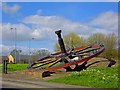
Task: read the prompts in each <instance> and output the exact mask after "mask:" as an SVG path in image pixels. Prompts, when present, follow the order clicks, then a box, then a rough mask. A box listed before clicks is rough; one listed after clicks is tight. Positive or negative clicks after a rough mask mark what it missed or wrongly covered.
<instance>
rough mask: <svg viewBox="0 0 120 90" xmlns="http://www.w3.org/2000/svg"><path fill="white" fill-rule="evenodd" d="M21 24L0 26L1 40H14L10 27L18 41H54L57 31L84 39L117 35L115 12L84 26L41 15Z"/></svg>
mask: <svg viewBox="0 0 120 90" xmlns="http://www.w3.org/2000/svg"><path fill="white" fill-rule="evenodd" d="M113 18H114V19H113ZM22 22H23V24H21V23H20V24H10V23H7V24H2V25H1V26H2V39H3V40H14V38H15V30H12V31H11V30H10V28H11V27H13V28H15V27H16V30H17V40H18V41H25V40H29V39H31V38H32V37H34V38H36V39H35V40H40V39H45V38H48V39H55V38H54V37H55V33H54V31H56V30H59V29H61V30H63V33H62V34H63V35H66V34H68V33H71V32H74V33H76V34H78V35H81V36H83V37H85V38H87V37H89V36H90V35H91V34H93V33H103V34H106V35H107V34H110V33H115V34H117V33H118V16H117V13H115V12H105V13H102V14H100V15H99V16H98V17H96V18H95V19H93V20H92V21H90V22H88V23H86V24H83V23H80V22H73V21H70V20H68V19H66V18H63V17H60V16H41V15H32V16H27V17H25V18H23V20H22ZM89 23H90V24H89ZM27 24H29V25H32V28H30V27H29V26H27ZM0 28H1V27H0Z"/></svg>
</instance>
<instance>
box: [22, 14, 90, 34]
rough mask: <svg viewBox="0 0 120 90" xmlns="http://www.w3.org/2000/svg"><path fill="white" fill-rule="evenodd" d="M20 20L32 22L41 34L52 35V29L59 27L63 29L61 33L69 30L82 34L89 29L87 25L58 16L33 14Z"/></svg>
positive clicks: (66, 32)
mask: <svg viewBox="0 0 120 90" xmlns="http://www.w3.org/2000/svg"><path fill="white" fill-rule="evenodd" d="M22 21H23V22H24V23H25V24H33V25H34V27H35V28H37V29H39V31H40V32H39V33H42V35H46V34H47V33H49V35H50V36H53V35H54V31H56V30H59V29H61V30H63V32H64V33H63V34H68V33H70V32H75V33H77V34H80V33H82V34H84V33H86V31H87V30H89V26H87V25H84V24H81V23H79V22H72V21H70V20H68V19H66V18H63V17H60V16H41V15H33V16H28V17H25V18H24V19H23V20H22ZM49 35H48V36H49Z"/></svg>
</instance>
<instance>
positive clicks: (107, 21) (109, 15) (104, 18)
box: [91, 11, 118, 34]
mask: <svg viewBox="0 0 120 90" xmlns="http://www.w3.org/2000/svg"><path fill="white" fill-rule="evenodd" d="M91 25H92V26H96V27H98V28H96V30H95V31H94V32H103V33H105V34H109V33H112V32H114V33H115V34H117V33H118V14H117V13H115V12H112V11H109V12H105V13H102V14H100V15H99V16H98V17H97V18H95V19H94V20H93V21H91Z"/></svg>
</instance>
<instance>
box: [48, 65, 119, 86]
mask: <svg viewBox="0 0 120 90" xmlns="http://www.w3.org/2000/svg"><path fill="white" fill-rule="evenodd" d="M118 80H119V78H118V67H117V66H115V67H111V68H94V69H87V70H83V71H81V72H75V73H73V74H69V75H66V76H63V77H60V78H57V79H53V80H48V82H58V83H65V84H72V85H80V86H88V87H97V88H118Z"/></svg>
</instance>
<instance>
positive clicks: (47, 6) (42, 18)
mask: <svg viewBox="0 0 120 90" xmlns="http://www.w3.org/2000/svg"><path fill="white" fill-rule="evenodd" d="M117 13H118V3H115V2H111V3H110V2H71V3H70V2H54V3H53V2H23V3H22V2H9V3H3V4H2V24H3V28H2V30H3V29H4V30H3V33H2V35H3V38H2V40H3V43H1V46H4V47H5V48H6V47H7V49H5V50H8V49H9V48H10V47H13V46H14V40H15V39H14V37H15V36H14V35H15V32H14V31H15V30H13V31H11V30H10V28H11V27H13V28H16V30H17V46H18V48H20V47H21V48H23V47H26V48H27V47H29V43H28V42H29V40H30V41H31V48H33V49H34V48H37V49H40V48H47V49H49V50H51V51H52V50H53V49H54V44H55V42H57V37H56V35H55V33H54V31H56V30H58V29H62V30H63V33H62V34H63V35H66V34H68V33H71V32H74V33H76V34H78V35H79V36H82V37H84V38H88V37H89V36H90V35H91V34H93V33H104V34H110V33H115V34H117V25H116V23H117ZM33 37H34V38H35V39H34V40H32V39H31V38H33ZM8 47H9V48H8Z"/></svg>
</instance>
